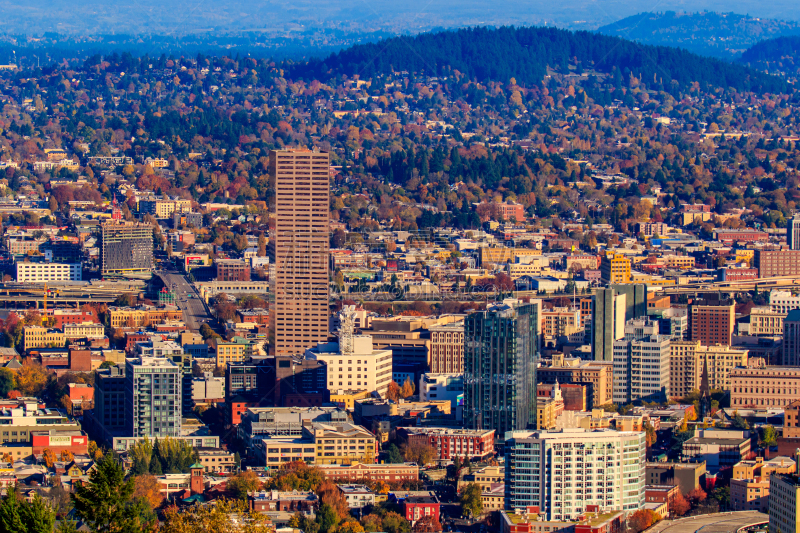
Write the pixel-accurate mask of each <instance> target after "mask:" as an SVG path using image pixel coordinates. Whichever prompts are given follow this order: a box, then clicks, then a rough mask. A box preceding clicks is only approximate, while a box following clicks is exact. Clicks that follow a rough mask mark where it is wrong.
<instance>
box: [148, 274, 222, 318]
mask: <svg viewBox="0 0 800 533" xmlns="http://www.w3.org/2000/svg"><path fill="white" fill-rule="evenodd" d="M156 274H157V275H158V276H159V277H160V278H161V279H162V281H163V282H164V285H165V286H166V287H167V288H168V289H170V290H172V291H173V292H174V293H175V305H177V306H178V307H179V308H180V309H181V310H182V311H183V321H184V322H185V323H186V327H187V328H189V329H190V330H192V331H197V330H199V329H200V326H201V325H203V323H204V322H209V321H211V320H212V319H213V317H212V316H211V315H210V314H209V312H208V309H207V308H206V306H205V304H204V303H203V300H201V299H200V295H199V294H198V293H197V291H196V290H195V288H194V286H193V285H192V284H190V283H189V281H188V280H187V279H186V276H184V275H183V274H181V273H180V272H177V271H175V270H159V271H157V272H156Z"/></svg>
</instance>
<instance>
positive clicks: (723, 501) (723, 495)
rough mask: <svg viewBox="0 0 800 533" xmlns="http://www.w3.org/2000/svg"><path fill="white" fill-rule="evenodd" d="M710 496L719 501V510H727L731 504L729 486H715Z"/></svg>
mask: <svg viewBox="0 0 800 533" xmlns="http://www.w3.org/2000/svg"><path fill="white" fill-rule="evenodd" d="M711 497H712V498H713V499H715V500H717V503H719V510H720V511H727V510H728V509H730V506H731V488H730V487H717V488H716V489H714V492H712V493H711Z"/></svg>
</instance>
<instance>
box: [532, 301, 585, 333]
mask: <svg viewBox="0 0 800 533" xmlns="http://www.w3.org/2000/svg"><path fill="white" fill-rule="evenodd" d="M581 327H582V326H581V311H580V309H577V308H576V309H570V308H569V307H554V308H552V309H543V310H542V335H544V336H545V337H560V336H564V335H572V334H573V333H576V332H577V331H578V330H580V329H581Z"/></svg>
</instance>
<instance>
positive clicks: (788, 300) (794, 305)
mask: <svg viewBox="0 0 800 533" xmlns="http://www.w3.org/2000/svg"><path fill="white" fill-rule="evenodd" d="M769 308H770V310H772V312H773V313H783V314H784V315H785V314H787V313H788V312H789V311H791V310H792V309H800V296H794V295H792V293H791V292H790V291H771V292H770V293H769Z"/></svg>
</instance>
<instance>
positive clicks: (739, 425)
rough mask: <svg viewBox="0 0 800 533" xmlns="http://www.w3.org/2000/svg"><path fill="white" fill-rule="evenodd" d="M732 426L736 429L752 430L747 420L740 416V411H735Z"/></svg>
mask: <svg viewBox="0 0 800 533" xmlns="http://www.w3.org/2000/svg"><path fill="white" fill-rule="evenodd" d="M731 425H732V426H733V427H734V428H736V429H750V424H748V423H747V420H745V419H744V418H742V415H740V414H739V411H735V412H734V413H733V420H732V421H731Z"/></svg>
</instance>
